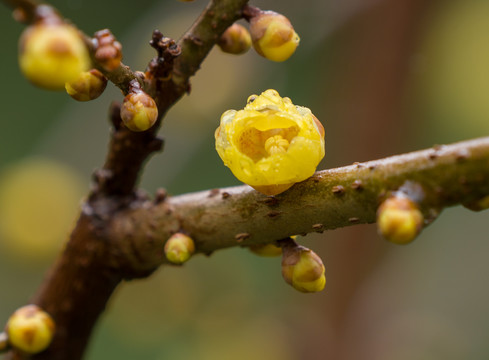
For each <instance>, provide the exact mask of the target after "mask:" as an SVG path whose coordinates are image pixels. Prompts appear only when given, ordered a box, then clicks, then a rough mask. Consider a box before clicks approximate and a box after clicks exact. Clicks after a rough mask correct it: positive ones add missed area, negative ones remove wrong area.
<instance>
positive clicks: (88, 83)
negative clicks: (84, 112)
mask: <svg viewBox="0 0 489 360" xmlns="http://www.w3.org/2000/svg"><path fill="white" fill-rule="evenodd" d="M106 86H107V78H106V77H105V76H104V75H103V74H102V73H101V72H100V71H98V70H96V69H92V70H90V71H84V72H82V73H80V74H79V76H78V77H77V78H76V79H75V80H73V81H71V82H67V83H66V84H65V89H66V92H67V93H68V94H69V95H70V96H71V97H72V98H73V99H75V100H78V101H89V100H94V99H96V98H98V97H99V96H100V95H101V94H102V93H103V92H104V90H105V87H106Z"/></svg>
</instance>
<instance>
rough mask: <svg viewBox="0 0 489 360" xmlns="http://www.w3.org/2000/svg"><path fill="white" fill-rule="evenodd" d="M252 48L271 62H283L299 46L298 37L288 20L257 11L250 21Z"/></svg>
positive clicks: (275, 14)
mask: <svg viewBox="0 0 489 360" xmlns="http://www.w3.org/2000/svg"><path fill="white" fill-rule="evenodd" d="M250 33H251V39H252V41H253V47H254V48H255V50H256V52H257V53H258V54H260V55H261V56H263V57H265V58H267V59H268V60H272V61H278V62H280V61H285V60H287V59H288V58H289V57H290V56H291V55H292V54H293V53H294V52H295V49H296V48H297V46H298V45H299V41H300V38H299V35H297V33H296V32H295V31H294V28H293V26H292V24H291V23H290V20H289V19H287V18H286V17H285V16H283V15H281V14H278V13H276V12H273V11H259V12H258V13H257V14H256V15H255V16H253V17H251V19H250Z"/></svg>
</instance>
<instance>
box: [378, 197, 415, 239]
mask: <svg viewBox="0 0 489 360" xmlns="http://www.w3.org/2000/svg"><path fill="white" fill-rule="evenodd" d="M423 220H424V219H423V214H422V213H421V211H420V210H419V209H418V206H417V205H416V204H415V203H414V201H412V200H411V199H410V198H408V197H407V196H405V195H394V196H391V197H390V198H388V199H386V200H385V201H384V202H383V203H382V204H381V205H380V206H379V209H378V210H377V227H378V229H379V232H380V233H381V235H382V236H383V237H384V238H385V239H387V240H389V241H390V242H393V243H396V244H407V243H410V242H411V241H413V240H414V239H415V238H416V236H417V235H418V234H419V232H420V231H421V229H422V227H423Z"/></svg>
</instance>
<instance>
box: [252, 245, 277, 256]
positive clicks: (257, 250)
mask: <svg viewBox="0 0 489 360" xmlns="http://www.w3.org/2000/svg"><path fill="white" fill-rule="evenodd" d="M249 249H250V250H251V252H252V253H254V254H256V255H259V256H265V257H275V256H280V255H282V248H281V247H279V246H277V245H274V244H257V245H251V246H250V247H249Z"/></svg>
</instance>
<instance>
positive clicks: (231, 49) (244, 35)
mask: <svg viewBox="0 0 489 360" xmlns="http://www.w3.org/2000/svg"><path fill="white" fill-rule="evenodd" d="M217 45H218V46H219V47H220V48H221V50H222V51H224V52H225V53H229V54H235V55H239V54H243V53H245V52H247V51H248V50H249V48H250V47H251V35H250V33H249V32H248V30H247V29H246V28H245V27H244V26H243V25H240V24H236V23H234V24H233V25H231V26H230V27H228V28H227V29H226V31H224V33H223V34H222V35H221V38H220V39H219V42H218V43H217Z"/></svg>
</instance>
